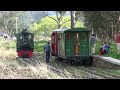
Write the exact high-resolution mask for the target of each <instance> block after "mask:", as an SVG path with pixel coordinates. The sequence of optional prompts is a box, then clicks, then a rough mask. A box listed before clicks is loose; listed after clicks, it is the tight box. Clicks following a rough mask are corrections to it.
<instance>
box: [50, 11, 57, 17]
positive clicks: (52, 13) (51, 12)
mask: <svg viewBox="0 0 120 90" xmlns="http://www.w3.org/2000/svg"><path fill="white" fill-rule="evenodd" d="M48 13H49V15H51V16H53V15H56V13H55V12H54V11H49V12H48Z"/></svg>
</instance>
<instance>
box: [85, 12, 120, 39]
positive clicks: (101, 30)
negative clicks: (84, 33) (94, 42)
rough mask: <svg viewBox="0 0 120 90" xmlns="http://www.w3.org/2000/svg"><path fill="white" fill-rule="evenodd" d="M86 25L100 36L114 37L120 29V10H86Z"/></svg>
mask: <svg viewBox="0 0 120 90" xmlns="http://www.w3.org/2000/svg"><path fill="white" fill-rule="evenodd" d="M83 16H84V21H85V26H86V27H88V28H89V29H91V30H92V31H93V32H94V33H95V34H97V36H98V37H99V38H104V39H106V38H108V39H112V40H113V39H114V34H115V33H117V32H118V31H119V29H120V27H119V25H120V22H119V19H120V18H119V16H120V12H119V11H84V12H83Z"/></svg>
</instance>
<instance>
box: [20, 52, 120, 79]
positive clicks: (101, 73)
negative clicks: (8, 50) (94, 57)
mask: <svg viewBox="0 0 120 90" xmlns="http://www.w3.org/2000/svg"><path fill="white" fill-rule="evenodd" d="M36 56H37V54H35V55H34V57H33V58H21V59H19V61H20V62H21V63H22V64H25V65H33V66H36V65H40V64H41V62H40V60H39V59H38V58H37V57H36ZM43 57H45V56H44V55H43V54H41V58H43ZM67 65H68V66H69V64H67ZM47 67H48V69H50V70H52V71H54V72H58V73H62V74H64V75H65V72H64V71H63V70H61V69H60V68H59V69H57V68H55V67H52V66H50V65H47ZM77 68H79V69H80V70H81V71H83V72H84V73H86V74H87V73H90V74H92V75H94V76H99V77H101V78H103V79H120V76H117V75H114V74H112V73H108V72H105V71H102V70H97V69H95V68H92V67H82V66H80V67H77ZM72 76H74V77H76V78H81V76H79V75H76V74H73V73H72ZM93 79H94V78H93Z"/></svg>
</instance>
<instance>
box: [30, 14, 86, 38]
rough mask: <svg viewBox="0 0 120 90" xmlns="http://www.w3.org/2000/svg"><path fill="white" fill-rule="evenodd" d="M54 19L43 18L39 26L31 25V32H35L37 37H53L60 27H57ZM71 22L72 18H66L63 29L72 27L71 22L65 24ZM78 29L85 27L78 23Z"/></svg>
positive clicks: (64, 18)
mask: <svg viewBox="0 0 120 90" xmlns="http://www.w3.org/2000/svg"><path fill="white" fill-rule="evenodd" d="M52 18H54V19H56V18H57V17H56V16H52ZM52 18H49V17H47V16H46V17H45V18H43V19H42V20H41V21H40V22H39V23H38V24H37V23H34V24H33V25H31V29H30V30H31V31H32V32H34V34H35V35H36V36H40V35H42V36H44V37H46V36H50V35H51V32H52V31H53V30H55V29H58V26H57V23H56V21H55V20H53V19H52ZM68 20H70V16H64V17H63V19H62V21H61V23H62V25H61V28H70V27H71V23H70V21H69V22H66V23H64V22H65V21H68ZM76 27H84V26H83V23H82V22H80V21H78V22H77V24H76Z"/></svg>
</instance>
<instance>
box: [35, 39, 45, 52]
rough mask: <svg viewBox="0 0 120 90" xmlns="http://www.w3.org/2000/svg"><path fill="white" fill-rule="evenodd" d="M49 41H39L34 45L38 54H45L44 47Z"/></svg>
mask: <svg viewBox="0 0 120 90" xmlns="http://www.w3.org/2000/svg"><path fill="white" fill-rule="evenodd" d="M46 42H47V41H37V42H35V43H34V50H35V51H37V52H43V50H44V49H43V47H44V45H45V44H46Z"/></svg>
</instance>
